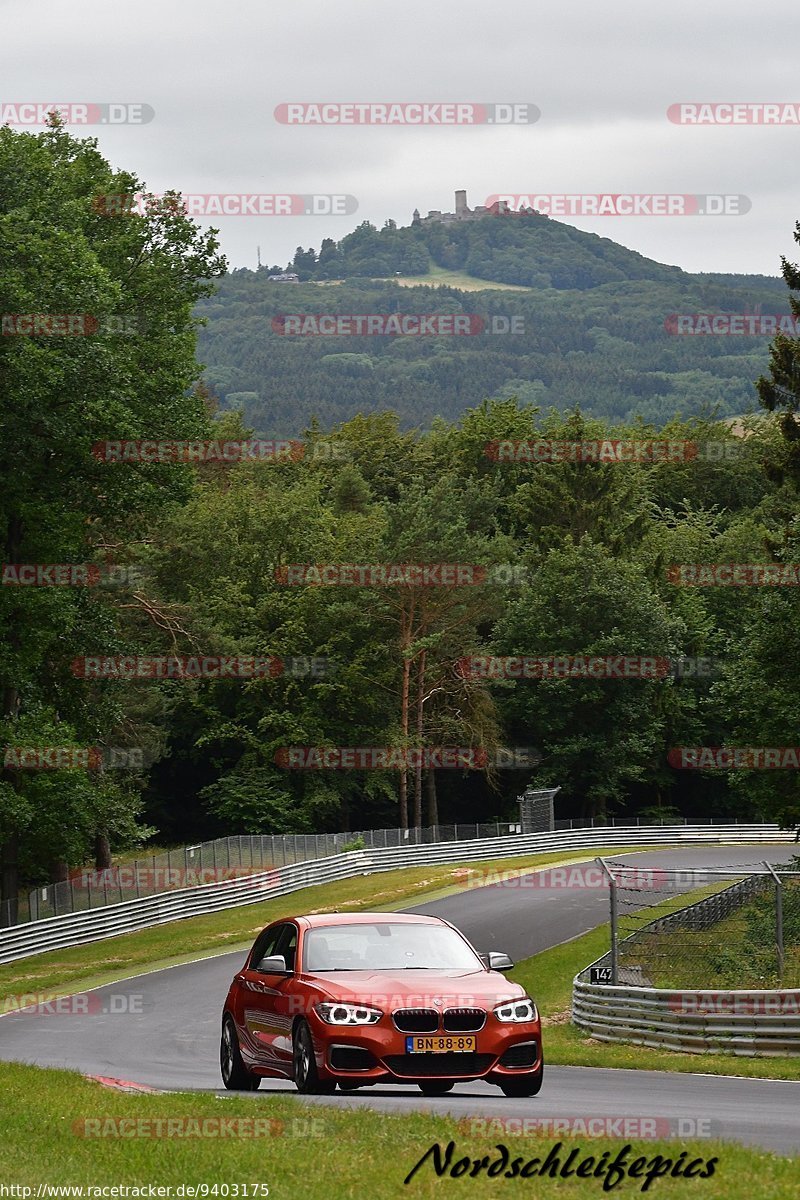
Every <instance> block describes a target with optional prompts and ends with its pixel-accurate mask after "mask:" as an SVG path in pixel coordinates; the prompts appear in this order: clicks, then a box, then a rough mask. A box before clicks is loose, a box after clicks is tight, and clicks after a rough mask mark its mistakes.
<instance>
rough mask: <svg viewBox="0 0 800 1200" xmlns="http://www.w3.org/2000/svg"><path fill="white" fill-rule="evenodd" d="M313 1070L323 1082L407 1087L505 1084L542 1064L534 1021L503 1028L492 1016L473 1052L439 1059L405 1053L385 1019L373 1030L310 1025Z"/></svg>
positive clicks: (403, 1041)
mask: <svg viewBox="0 0 800 1200" xmlns="http://www.w3.org/2000/svg"><path fill="white" fill-rule="evenodd" d="M309 1024H310V1026H311V1036H312V1040H313V1043H314V1054H315V1058H316V1064H317V1071H318V1073H319V1075H320V1077H321V1078H323V1079H351V1080H353V1081H359V1082H361V1083H379V1082H381V1081H382V1082H385V1083H390V1082H397V1083H409V1082H417V1081H419V1080H423V1079H460V1080H470V1079H486V1078H488V1079H496V1080H497V1081H500V1080H501V1079H508V1078H512V1077H515V1076H520V1075H526V1074H530V1073H532V1072H536V1071H538V1070H539V1069H540V1068H541V1065H542V1035H541V1025H540V1023H539V1021H527V1022H524V1023H520V1024H513V1025H512V1024H508V1025H506V1024H503V1023H502V1022H500V1021H497V1020H496V1018H494V1017H493V1016H492V1015H491V1014H490V1015H489V1018H488V1020H487V1023H486V1025H485V1026H484V1028H483V1029H482V1030H480V1031H479V1032H478V1033H476V1034H474V1035H473V1036H474V1037H475V1039H476V1044H477V1050H476V1051H475V1052H471V1051H466V1052H465V1051H456V1052H449V1053H444V1054H407V1053H406V1037H407V1036H408V1035H407V1034H404V1033H400V1032H399V1031H398V1030H397V1029H395V1028H394V1026H393V1025H392V1023H391V1019H390V1018H388V1017H384V1018H383V1019H382V1020H381V1021H380V1022H379V1023H378V1024H377V1025H360V1026H359V1025H356V1026H347V1025H326V1024H325V1022H324V1021H321V1020H320V1019H319V1018H318V1017H316V1016H314V1017H312V1019H311V1021H310V1022H309Z"/></svg>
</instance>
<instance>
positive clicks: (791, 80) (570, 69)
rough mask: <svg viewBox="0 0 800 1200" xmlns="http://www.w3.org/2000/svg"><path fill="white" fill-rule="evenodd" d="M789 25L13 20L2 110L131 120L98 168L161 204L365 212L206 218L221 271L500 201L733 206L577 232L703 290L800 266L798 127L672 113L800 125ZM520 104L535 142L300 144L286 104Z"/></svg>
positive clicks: (532, 15)
mask: <svg viewBox="0 0 800 1200" xmlns="http://www.w3.org/2000/svg"><path fill="white" fill-rule="evenodd" d="M799 29H800V8H799V7H798V4H797V0H773V2H772V3H770V4H769V5H768V6H766V7H764V8H760V6H758V5H755V4H747V5H742V4H738V5H737V4H736V3H735V0H733V2H729V3H722V2H721V0H703V3H702V4H698V3H697V0H673V2H672V3H670V4H660V5H654V4H649V3H646V2H645V0H616V2H615V0H612V2H611V3H607V4H602V5H600V4H596V3H591V2H590V0H562V2H561V3H560V4H559V5H551V4H545V3H542V2H541V0H502V3H498V4H490V3H485V2H480V0H405V2H404V3H401V4H398V3H392V2H390V0H294V2H292V3H288V4H279V3H277V2H276V0H227V2H226V3H212V2H211V0H193V2H192V3H190V4H187V3H178V2H177V0H136V2H135V3H133V4H125V3H118V2H117V3H111V2H110V0H0V31H1V32H0V103H3V104H9V103H20V102H25V101H35V102H38V103H51V102H62V101H72V102H81V101H89V102H97V103H114V102H125V103H136V102H138V103H142V104H149V105H151V106H152V108H153V109H154V110H155V117H154V119H153V120H152V121H150V122H149V123H148V124H145V125H140V126H136V125H125V126H121V127H118V128H114V129H112V128H108V127H107V126H99V127H96V128H93V129H91V130H89V131H87V132H91V133H93V134H94V133H97V135H98V136H99V143H100V148H101V150H102V151H103V153H104V154H105V155H106V156H107V157H108V158H109V159H110V161H111V162H112V164H113V165H114V166H117V167H124V168H126V169H129V170H131V171H134V172H136V173H137V174H138V175H139V177H140V178H141V179H142V180H143V181H144V182H145V183H146V185H147V186H148V188H149V189H151V190H153V191H162V190H164V189H165V188H168V187H172V188H177V189H179V190H181V191H183V192H186V193H253V192H258V193H273V192H276V193H284V192H290V193H302V194H310V193H320V194H347V195H353V196H355V197H357V200H358V212H357V213H356V214H355V215H350V216H336V217H330V216H318V217H285V216H274V217H257V216H243V217H228V218H214V219H213V220H212V219H204V222H203V223H205V224H214V225H216V226H217V227H218V228H219V229H220V230H221V239H222V246H223V250H224V252H225V253H226V254H227V256H228V258H229V261H230V264H231V266H232V267H237V266H247V267H255V265H256V246H257V245H260V246H261V255H262V261H264V262H266V263H267V264H271V263H274V262H278V263H282V264H283V263H285V262H286V261H287V259H288V258H290V257H291V256H292V254H293V252H294V249H295V247H296V246H298V245H303V246H305V247H308V246H314V247H315V248H316V249H319V245H320V242H321V240H322V238H323V237H333V238H339V237H342V236H343V235H344V234H345V233H348V232H349V231H350V230H351V229H352V228H353V227H354V226H355V224H356V223H357V222H358V221H362V220H369V221H372V222H373V223H374V224H376V225H378V226H380V225H382V224H383V222H384V220H386V219H387V218H389V217H392V218H394V219H395V220H396V221H397V222H398V223H399V224H408V222H409V220H410V218H411V212H412V210H413V209H414V207H415V206H418V207H419V208H420V209H421V210H422V212H423V215H424V214H425V213H426V212H427V211H428V209H431V208H437V209H444V210H449V209H452V208H453V191H454V189H456V188H466V189H467V192H468V199H469V203H470V205H475V204H481V203H483V202H484V200H485V199H486V197H487V196H490V195H493V194H496V193H509V192H510V193H526V194H527V193H531V192H539V193H565V192H568V193H603V192H616V193H619V192H635V193H650V192H655V193H663V192H667V193H691V194H696V193H714V194H744V195H747V196H749V197H750V199H751V200H752V208H751V210H750V212H749V213H748V214H747V215H744V216H735V217H734V216H728V217H716V218H711V217H653V216H639V217H628V218H624V217H602V218H600V217H598V218H593V219H592V218H578V217H575V218H568V219H567V221H568V223H570V224H574V225H577V226H579V227H580V228H582V229H589V230H592V231H594V232H597V233H600V234H602V235H603V236H605V237H610V238H613V239H614V240H615V241H618V242H621V243H622V244H623V245H626V246H630V247H631V248H633V249H636V250H638V251H640V252H641V253H643V254H646V255H648V256H649V257H651V258H655V259H657V260H658V261H660V262H666V263H674V264H677V265H679V266H682V267H684V268H685V269H687V270H692V271H702V270H706V271H735V272H742V271H745V272H763V273H767V274H777V273H778V272H779V270H780V255H781V254H785V255H787V256H788V257H790V258H792V259H793V260H795V261H796V260H797V259H798V258H800V248H798V247H797V245H796V243H795V242H794V241H793V239H792V232H793V229H794V226H795V222H796V221H797V220H798V219H799V218H800V186H798V183H799V182H800V126H789V125H784V126H779V127H765V126H735V127H723V126H711V127H704V128H691V127H686V126H682V125H676V124H672V123H671V122H670V121H669V120H668V119H667V115H666V110H667V108H668V107H669V106H670V105H671V104H673V103H676V102H681V101H781V102H795V103H796V104H797V105H800V75H798V70H797V46H798V30H799ZM435 100H439V101H482V102H503V101H511V102H514V101H516V102H527V103H531V104H535V105H536V106H537V107H538V108H539V109H540V110H541V113H542V116H541V119H540V120H539V121H538V122H536V123H535V124H529V125H518V126H514V127H510V128H499V127H496V126H486V125H484V126H479V127H461V128H446V127H433V126H425V127H421V128H419V127H405V128H398V127H390V128H383V127H380V126H367V127H344V126H329V127H323V128H320V127H310V126H302V127H300V126H287V125H282V124H279V123H278V122H277V121H276V120H275V118H274V115H273V114H274V109H275V107H276V105H278V104H281V103H284V102H293V101H318V102H322V101H435Z"/></svg>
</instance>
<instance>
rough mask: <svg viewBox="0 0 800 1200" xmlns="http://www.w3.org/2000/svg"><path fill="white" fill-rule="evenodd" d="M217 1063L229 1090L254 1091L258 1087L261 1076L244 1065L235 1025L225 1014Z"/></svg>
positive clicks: (231, 1018)
mask: <svg viewBox="0 0 800 1200" xmlns="http://www.w3.org/2000/svg"><path fill="white" fill-rule="evenodd" d="M219 1065H220V1069H221V1071H222V1082H223V1083H224V1084H225V1087H226V1088H227V1089H228V1091H229V1092H255V1091H256V1090H257V1089H258V1086H259V1084H260V1083H261V1077H260V1076H259V1075H253V1073H252V1072H251V1071H248V1069H247V1067H246V1066H245V1065H244V1061H243V1059H242V1052H241V1050H240V1049H239V1038H238V1036H237V1033H236V1026H235V1025H234V1023H233V1017H231V1016H226V1017H225V1020H224V1021H223V1022H222V1039H221V1041H220V1044H219Z"/></svg>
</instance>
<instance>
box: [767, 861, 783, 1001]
mask: <svg viewBox="0 0 800 1200" xmlns="http://www.w3.org/2000/svg"><path fill="white" fill-rule="evenodd" d="M764 866H765V867H766V868H767V870H768V871H769V872H770V874H771V875H772V878H773V879H774V880H775V949H776V952H777V960H778V986H779V987H780V985H781V984H782V983H783V963H784V953H783V884H782V883H781V880H780V876H779V875H778V874H777V873H776V872H775V870H774V869H773V867H772V863H768V862H765V863H764Z"/></svg>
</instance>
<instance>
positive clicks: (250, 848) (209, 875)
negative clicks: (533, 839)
mask: <svg viewBox="0 0 800 1200" xmlns="http://www.w3.org/2000/svg"><path fill="white" fill-rule="evenodd" d="M521 832H522V827H521V825H520V824H519V822H508V821H503V822H499V821H492V822H491V823H484V824H474V823H472V822H470V823H469V824H466V823H464V822H462V823H461V824H459V825H431V826H427V827H424V828H421V829H420V828H416V827H412V828H411V829H367V830H353V831H351V832H349V833H280V834H241V835H237V834H234V835H233V836H232V837H225V838H216V839H215V840H214V841H210V842H199V843H198V844H197V845H194V846H181V847H179V848H178V849H175V850H162V851H161V852H160V853H158V854H148V855H146V856H145V857H142V858H136V859H134V860H133V861H131V862H126V863H121V864H119V865H116V866H112V867H109V868H108V870H105V871H94V870H89V869H86V870H78V871H74V872H73V873H72V876H71V878H69V879H65V880H63V881H61V882H60V883H49V884H44V885H42V886H40V887H36V888H33V889H31V891H29V892H28V894H27V896H26V897H21V898H20V899H18V900H15V901H13V902H9V901H6V904H5V908H0V928H5V927H7V926H9V925H19V924H20V923H21V922H23V921H43V920H45V919H46V918H47V917H63V916H65V915H66V914H67V913H76V912H84V911H87V910H88V909H92V908H103V907H105V906H106V905H109V904H121V903H123V901H125V900H140V899H141V898H142V897H144V896H158V895H161V894H162V893H163V892H167V891H173V890H178V889H182V888H187V887H199V886H201V885H202V884H206V883H218V882H220V881H222V880H227V879H232V878H235V877H236V876H237V875H245V874H254V873H255V872H256V871H263V870H265V869H271V868H272V867H284V866H289V865H290V864H292V863H300V862H309V861H310V860H312V859H318V858H332V857H333V856H334V855H336V854H342V853H343V852H344V851H345V850H346V849H347V848H348V847H349V846H350V845H351V844H352V843H353V842H356V841H360V842H361V843H362V845H363V846H364V847H365V848H366V849H368V850H371V849H373V848H378V847H383V848H388V847H390V846H416V845H419V844H421V843H428V842H458V841H467V840H471V839H472V838H475V839H476V840H477V839H480V838H487V837H501V836H502V835H503V834H512V833H521ZM531 832H536V831H534V830H531Z"/></svg>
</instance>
